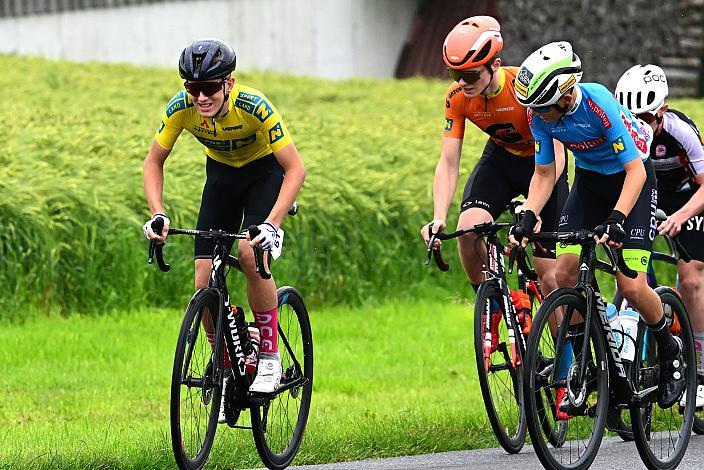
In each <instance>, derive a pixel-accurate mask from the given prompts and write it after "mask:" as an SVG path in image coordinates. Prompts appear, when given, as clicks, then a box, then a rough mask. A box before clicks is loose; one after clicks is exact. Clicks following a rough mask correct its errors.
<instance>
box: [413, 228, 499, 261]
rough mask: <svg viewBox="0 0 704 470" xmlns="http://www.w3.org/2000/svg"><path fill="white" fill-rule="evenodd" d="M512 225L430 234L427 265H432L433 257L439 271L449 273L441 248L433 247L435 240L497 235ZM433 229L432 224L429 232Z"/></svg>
mask: <svg viewBox="0 0 704 470" xmlns="http://www.w3.org/2000/svg"><path fill="white" fill-rule="evenodd" d="M510 226H511V224H510V223H506V222H498V223H494V222H483V223H481V224H477V225H475V226H474V227H470V228H466V229H460V230H456V231H454V232H452V233H444V232H438V233H431V234H430V239H429V240H428V251H427V258H426V260H425V265H426V266H427V265H429V264H430V258H431V257H432V258H433V260H434V261H435V264H436V265H437V267H438V269H440V271H443V272H444V271H448V270H449V269H450V266H449V265H448V264H447V263H446V262H445V260H444V259H443V258H442V253H441V251H440V247H439V246H438V247H434V246H433V245H434V244H435V240H452V239H453V238H458V237H461V236H462V235H465V234H467V233H477V234H479V235H482V236H485V235H495V234H496V233H497V232H498V231H499V230H501V229H503V228H505V227H510ZM432 229H433V227H432V224H431V226H430V227H429V230H431V231H432Z"/></svg>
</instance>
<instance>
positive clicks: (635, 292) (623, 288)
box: [617, 279, 648, 304]
mask: <svg viewBox="0 0 704 470" xmlns="http://www.w3.org/2000/svg"><path fill="white" fill-rule="evenodd" d="M617 285H618V290H619V291H620V292H621V294H623V296H624V297H625V298H626V299H627V300H628V301H630V302H632V303H635V304H639V301H638V300H639V298H640V296H641V294H643V292H644V290H645V289H648V286H647V284H646V283H645V282H643V283H641V282H638V279H628V280H622V281H620V282H618V283H617Z"/></svg>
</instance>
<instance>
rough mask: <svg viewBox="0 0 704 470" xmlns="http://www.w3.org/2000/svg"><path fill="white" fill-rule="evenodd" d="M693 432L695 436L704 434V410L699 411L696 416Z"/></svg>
mask: <svg viewBox="0 0 704 470" xmlns="http://www.w3.org/2000/svg"><path fill="white" fill-rule="evenodd" d="M692 431H694V432H695V434H699V435H702V434H704V410H699V411H697V413H696V414H695V415H694V423H692Z"/></svg>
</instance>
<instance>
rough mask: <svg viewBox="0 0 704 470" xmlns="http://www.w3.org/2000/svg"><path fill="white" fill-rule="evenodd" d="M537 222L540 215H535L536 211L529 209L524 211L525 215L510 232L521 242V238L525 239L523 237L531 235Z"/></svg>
mask: <svg viewBox="0 0 704 470" xmlns="http://www.w3.org/2000/svg"><path fill="white" fill-rule="evenodd" d="M537 224H538V217H537V216H536V215H535V212H533V211H532V210H530V209H528V210H526V211H524V212H523V216H522V217H521V220H520V221H519V222H518V224H516V225H514V226H512V227H511V228H510V229H509V231H508V234H509V235H513V237H514V238H515V239H516V241H517V242H519V243H520V242H521V240H523V237H525V236H529V235H531V234H532V233H533V230H534V229H535V226H536V225H537Z"/></svg>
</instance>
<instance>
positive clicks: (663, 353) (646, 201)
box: [512, 41, 687, 419]
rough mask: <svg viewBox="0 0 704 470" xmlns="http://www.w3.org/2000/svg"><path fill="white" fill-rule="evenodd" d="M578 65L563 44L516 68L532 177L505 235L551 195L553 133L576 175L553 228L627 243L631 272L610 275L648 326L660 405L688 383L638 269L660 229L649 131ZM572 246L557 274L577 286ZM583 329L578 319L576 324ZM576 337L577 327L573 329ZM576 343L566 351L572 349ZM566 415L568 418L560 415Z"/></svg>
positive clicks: (525, 225)
mask: <svg viewBox="0 0 704 470" xmlns="http://www.w3.org/2000/svg"><path fill="white" fill-rule="evenodd" d="M581 78H582V64H581V61H580V60H579V57H577V55H576V54H575V53H574V52H573V50H572V45H571V44H570V43H568V42H564V41H563V42H554V43H550V44H547V45H546V46H543V47H541V48H540V49H538V50H537V51H535V52H534V53H533V54H531V55H530V56H528V58H527V59H526V60H525V61H524V62H523V64H522V65H521V69H520V71H519V72H518V75H517V78H516V86H515V90H516V97H517V98H518V101H519V102H520V103H521V104H522V105H523V106H526V107H528V122H529V124H530V126H531V131H532V133H533V137H534V139H535V173H534V176H533V179H532V181H531V185H530V189H529V192H528V199H527V200H526V203H525V204H524V208H525V215H524V217H523V219H522V221H521V223H520V224H519V225H518V226H516V227H515V228H514V230H513V233H512V241H513V242H514V243H517V242H520V243H525V240H524V239H523V237H524V235H525V234H528V233H532V232H533V231H534V229H535V225H536V220H537V219H536V216H535V214H537V213H539V212H540V210H541V209H542V207H543V205H544V204H545V201H547V199H548V197H549V196H550V193H551V191H552V185H553V182H554V181H555V163H554V152H553V146H552V139H553V138H554V139H557V140H559V141H561V142H563V143H564V144H565V146H566V147H567V148H568V149H570V150H572V153H573V154H574V158H575V179H574V182H573V185H572V189H571V191H570V194H569V196H568V198H567V202H566V204H565V207H564V209H563V212H562V216H561V217H560V223H559V230H560V231H568V230H577V229H584V228H587V229H594V228H595V227H597V226H598V230H597V231H598V232H603V236H601V237H600V238H598V239H597V241H598V242H599V243H609V245H610V246H612V247H613V248H620V247H623V248H624V259H625V260H626V264H627V265H628V266H629V267H630V268H631V269H634V270H636V271H638V276H637V277H636V278H635V279H630V278H627V277H626V276H624V275H623V274H622V273H618V274H617V276H616V282H617V284H618V288H619V290H620V291H621V292H622V293H623V295H624V297H625V298H626V299H627V300H628V301H629V302H630V303H631V304H632V305H634V306H635V307H636V309H637V310H638V311H639V312H640V314H641V316H642V318H643V320H644V321H645V322H646V323H647V324H648V327H649V328H650V330H651V331H652V333H653V335H654V336H655V339H656V341H657V343H658V349H659V351H660V361H661V362H660V378H659V384H660V386H659V388H658V404H659V406H660V407H662V408H669V407H671V406H673V405H674V404H675V403H676V402H677V400H678V399H679V398H680V396H681V395H682V392H683V391H684V388H685V377H684V374H683V372H684V368H685V367H687V365H686V364H685V363H684V361H683V354H682V351H683V345H682V343H681V340H680V339H679V338H677V337H675V336H673V335H672V334H671V333H670V330H669V328H668V327H667V324H666V320H665V317H664V315H663V307H662V304H661V302H660V299H659V297H658V295H657V294H656V293H655V291H653V289H651V288H650V287H649V286H648V285H647V282H646V276H645V271H646V269H647V265H648V261H649V258H650V251H651V248H652V244H653V239H654V238H655V234H656V232H657V226H656V225H655V217H654V215H655V209H656V206H657V198H658V193H657V187H656V180H655V171H654V169H653V164H652V161H651V160H650V158H648V153H649V147H650V143H651V140H652V129H650V127H649V126H648V125H647V124H646V123H644V122H642V121H640V120H638V119H636V118H635V117H633V115H632V114H631V112H630V111H629V110H628V109H626V108H625V107H623V106H622V105H621V104H620V103H619V102H618V101H616V99H615V98H614V96H613V95H612V94H611V93H610V92H609V91H608V90H607V89H606V88H605V87H604V86H602V85H599V84H597V83H579V82H580V80H581ZM579 251H580V247H579V246H569V245H568V246H564V245H558V247H557V256H558V258H557V268H556V280H557V283H558V285H560V286H561V287H572V286H574V285H575V284H576V281H577V278H578V272H579V266H578V264H579V256H578V254H579ZM580 325H581V329H582V331H583V329H584V322H582V323H581V324H578V325H573V326H574V327H577V328H578V327H579V326H580ZM576 333H577V334H579V333H580V331H577V332H576ZM577 343H578V342H575V345H574V346H573V347H577V346H576V345H577ZM558 410H559V411H560V412H561V413H564V414H561V415H560V417H561V418H563V419H564V418H567V417H569V413H570V411H571V410H570V409H569V400H563V401H562V403H558ZM565 415H567V416H565Z"/></svg>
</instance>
